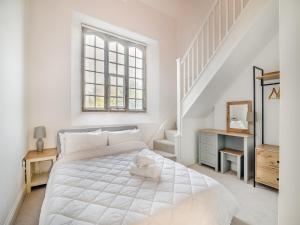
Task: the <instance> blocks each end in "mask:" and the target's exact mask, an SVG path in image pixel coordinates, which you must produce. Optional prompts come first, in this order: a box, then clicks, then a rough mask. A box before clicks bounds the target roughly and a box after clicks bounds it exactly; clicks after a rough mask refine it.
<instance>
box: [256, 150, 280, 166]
mask: <svg viewBox="0 0 300 225" xmlns="http://www.w3.org/2000/svg"><path fill="white" fill-rule="evenodd" d="M256 164H257V165H259V166H264V167H271V168H276V169H278V167H279V152H275V151H274V152H272V151H266V150H260V149H257V150H256Z"/></svg>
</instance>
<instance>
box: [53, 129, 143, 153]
mask: <svg viewBox="0 0 300 225" xmlns="http://www.w3.org/2000/svg"><path fill="white" fill-rule="evenodd" d="M137 128H138V127H137V126H135V125H133V126H115V127H114V126H107V127H93V128H71V129H62V130H59V131H58V132H57V137H56V138H57V151H58V153H60V149H61V143H60V138H59V134H64V133H68V132H71V133H82V132H93V131H96V130H99V129H101V130H102V131H122V130H133V129H137Z"/></svg>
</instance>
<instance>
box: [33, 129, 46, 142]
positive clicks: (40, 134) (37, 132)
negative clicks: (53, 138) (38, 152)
mask: <svg viewBox="0 0 300 225" xmlns="http://www.w3.org/2000/svg"><path fill="white" fill-rule="evenodd" d="M33 137H34V138H36V139H39V138H45V137H46V128H45V127H44V126H39V127H35V128H34V136H33Z"/></svg>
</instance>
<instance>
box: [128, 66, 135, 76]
mask: <svg viewBox="0 0 300 225" xmlns="http://www.w3.org/2000/svg"><path fill="white" fill-rule="evenodd" d="M129 77H135V68H131V67H129Z"/></svg>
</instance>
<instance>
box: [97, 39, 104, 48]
mask: <svg viewBox="0 0 300 225" xmlns="http://www.w3.org/2000/svg"><path fill="white" fill-rule="evenodd" d="M96 46H97V47H98V48H104V41H103V39H101V38H99V37H96Z"/></svg>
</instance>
